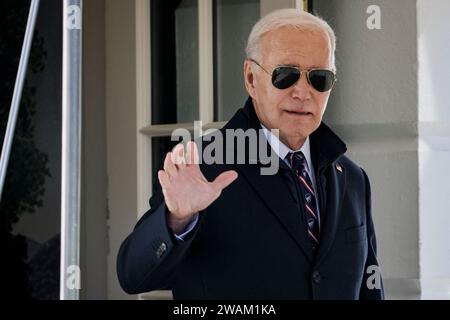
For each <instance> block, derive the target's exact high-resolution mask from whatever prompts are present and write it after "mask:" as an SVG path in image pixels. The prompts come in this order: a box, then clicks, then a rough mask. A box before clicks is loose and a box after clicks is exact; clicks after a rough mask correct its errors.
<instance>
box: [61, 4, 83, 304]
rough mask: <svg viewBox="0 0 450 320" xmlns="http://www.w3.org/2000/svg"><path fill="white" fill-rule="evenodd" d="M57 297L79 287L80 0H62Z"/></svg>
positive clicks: (71, 296)
mask: <svg viewBox="0 0 450 320" xmlns="http://www.w3.org/2000/svg"><path fill="white" fill-rule="evenodd" d="M63 19H64V23H63V25H64V30H63V112H62V114H63V116H62V118H63V125H62V164H61V166H62V172H61V178H62V181H61V278H60V279H61V281H60V298H61V299H62V300H78V299H79V290H80V289H81V286H80V277H81V275H80V247H79V244H80V170H81V77H82V71H81V70H82V59H81V58H82V0H64V17H63Z"/></svg>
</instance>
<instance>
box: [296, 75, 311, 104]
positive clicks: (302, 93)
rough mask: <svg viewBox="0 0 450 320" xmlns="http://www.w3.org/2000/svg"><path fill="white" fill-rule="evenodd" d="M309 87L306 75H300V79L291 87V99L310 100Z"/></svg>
mask: <svg viewBox="0 0 450 320" xmlns="http://www.w3.org/2000/svg"><path fill="white" fill-rule="evenodd" d="M311 90H312V88H311V86H310V85H309V82H308V79H307V75H306V73H305V72H303V73H302V75H301V77H300V79H299V80H298V81H297V82H296V83H295V84H294V85H293V86H292V97H293V98H297V99H300V100H307V99H309V98H311Z"/></svg>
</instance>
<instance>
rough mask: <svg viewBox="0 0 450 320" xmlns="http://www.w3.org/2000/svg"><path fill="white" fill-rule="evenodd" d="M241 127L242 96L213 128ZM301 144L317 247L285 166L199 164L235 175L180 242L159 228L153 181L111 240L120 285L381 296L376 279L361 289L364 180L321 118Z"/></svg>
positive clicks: (281, 295) (245, 124)
mask: <svg viewBox="0 0 450 320" xmlns="http://www.w3.org/2000/svg"><path fill="white" fill-rule="evenodd" d="M250 128H253V129H260V128H261V127H260V123H259V120H258V118H257V116H256V113H255V111H254V107H253V104H252V102H251V100H250V99H249V100H248V101H247V103H246V105H245V107H244V108H243V109H240V110H239V111H238V112H237V113H236V114H235V116H234V117H233V118H232V119H231V120H230V122H229V123H228V124H227V125H226V126H225V127H224V128H223V129H222V130H225V129H244V130H246V129H250ZM310 142H311V156H312V161H313V164H314V168H315V176H316V180H317V181H316V183H317V189H318V195H319V203H320V212H321V235H320V237H321V238H320V245H319V247H318V248H317V249H315V250H314V249H313V248H312V246H311V243H310V241H309V239H308V237H307V226H306V222H305V212H304V209H303V208H304V205H303V202H302V201H303V200H302V197H300V196H299V188H298V184H297V182H296V180H295V177H294V173H293V171H292V170H291V169H290V168H289V167H288V166H286V165H285V164H284V162H283V161H281V159H279V158H278V159H279V160H280V170H279V171H278V173H277V174H275V175H261V174H260V169H261V166H263V165H262V164H261V163H260V162H259V161H258V162H257V163H253V164H249V163H246V164H213V165H206V164H201V166H200V168H201V171H202V172H203V174H204V175H205V177H206V178H207V179H208V180H209V181H212V180H213V179H215V178H216V177H217V176H218V175H219V174H220V173H222V172H224V171H227V170H236V171H237V172H238V174H239V177H238V179H237V180H235V181H234V182H233V183H232V184H231V185H230V186H229V187H227V188H226V189H225V190H224V191H223V192H222V194H221V196H220V197H219V198H218V199H217V200H216V201H215V202H214V203H212V204H211V205H210V206H209V207H208V208H207V209H205V210H204V211H203V212H201V213H200V218H199V221H198V223H197V225H196V227H195V228H194V230H193V231H192V232H191V233H190V234H189V236H188V237H187V238H186V239H185V241H183V242H180V241H177V240H176V239H175V238H174V235H173V232H172V231H171V230H170V228H169V227H168V224H167V220H166V206H165V204H164V197H163V195H162V193H161V189H160V186H159V184H158V186H157V188H156V191H155V193H154V196H153V197H152V198H151V199H150V207H151V208H150V210H149V211H148V212H147V213H146V214H145V215H144V216H143V217H142V218H141V219H140V220H139V222H138V223H137V225H136V227H135V229H134V230H133V232H132V233H131V234H130V235H129V236H128V237H127V238H126V239H125V241H124V242H123V243H122V245H121V247H120V250H119V253H118V258H117V274H118V278H119V282H120V284H121V286H122V288H123V289H124V290H125V291H126V292H127V293H130V294H136V293H142V292H148V291H151V290H155V289H163V288H165V289H168V288H170V289H172V291H173V295H174V298H175V299H251V300H253V299H382V298H383V288H382V285H381V288H379V289H376V288H375V289H370V288H369V287H368V286H367V282H368V280H369V282H370V280H371V279H369V277H370V276H371V275H372V272H373V269H369V270H368V269H367V268H368V267H369V266H375V268H376V267H377V266H378V262H377V258H376V239H375V231H374V225H373V222H372V217H371V199H370V185H369V180H368V177H367V175H366V174H365V172H364V171H363V169H361V168H360V167H359V166H358V165H356V164H355V163H354V162H352V161H351V160H350V159H349V158H347V157H346V156H345V155H344V153H345V151H346V146H345V144H344V143H343V142H342V141H341V140H340V139H339V138H338V137H337V136H336V135H335V134H334V133H333V132H332V131H331V130H330V129H329V128H328V127H327V126H326V125H325V124H324V123H322V124H321V125H320V127H319V128H318V129H317V130H316V131H315V132H314V133H312V134H311V136H310ZM226 145H227V146H228V147H229V143H228V144H226ZM371 270H372V271H371Z"/></svg>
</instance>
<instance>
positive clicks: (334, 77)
mask: <svg viewBox="0 0 450 320" xmlns="http://www.w3.org/2000/svg"><path fill="white" fill-rule="evenodd" d="M248 60H249V61H251V62H253V63H255V64H256V65H257V66H258V67H260V68H261V69H262V70H263V71H264V72H265V73H267V74H268V75H269V76H270V77H272V79H273V74H274V72H275V70H277V69H279V68H291V69H297V70H298V71H299V72H300V76H299V77H298V80H297V81H296V82H294V83H293V84H291V85H290V86H289V87H287V88H285V89H280V88H277V87H275V85H273V82H272V85H273V86H274V87H275V88H277V89H278V90H286V89H288V88H290V87H292V86H293V85H294V84H296V83H297V82H298V81H299V80H301V78H302V75H303V73H306V80H307V81H308V84H309V85H310V86H311V87H312V88H313V89H314V90H316V91H317V92H321V93H324V92H329V91H331V90H332V89H333V87H334V85H335V84H336V81H337V77H336V73H335V72H334V71H333V70H330V69H323V68H313V69H309V70H302V69H300V68H299V67H294V66H285V65H282V66H277V67H275V68H274V69H273V71H272V73H270V72H268V71H267V70H266V69H265V68H264V67H263V66H262V65H260V64H259V63H258V62H257V61H256V60H253V59H248ZM311 71H329V72H331V73H332V74H333V83H332V85H331V88H330V89H328V90H326V91H319V90H317V89H316V88H314V86H313V85H312V84H311V81H310V80H309V73H310V72H311Z"/></svg>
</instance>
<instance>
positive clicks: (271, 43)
mask: <svg viewBox="0 0 450 320" xmlns="http://www.w3.org/2000/svg"><path fill="white" fill-rule="evenodd" d="M263 41H264V42H263V46H262V49H263V50H262V55H263V59H264V60H266V59H267V60H270V61H267V62H269V63H271V64H276V65H290V66H295V67H303V68H314V67H324V66H325V65H328V64H329V63H330V48H329V40H328V37H327V35H326V34H324V32H322V30H306V31H304V30H293V29H288V30H286V29H285V30H283V29H277V30H274V31H272V32H270V33H269V34H267V35H266V37H265V39H264V40H263Z"/></svg>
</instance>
